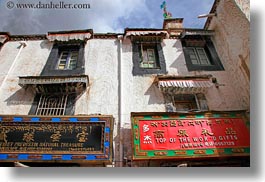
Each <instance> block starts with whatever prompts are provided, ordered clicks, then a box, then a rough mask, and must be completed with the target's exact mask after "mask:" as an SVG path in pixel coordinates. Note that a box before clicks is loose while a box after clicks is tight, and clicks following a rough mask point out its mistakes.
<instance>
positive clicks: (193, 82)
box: [158, 78, 214, 94]
mask: <svg viewBox="0 0 265 182" xmlns="http://www.w3.org/2000/svg"><path fill="white" fill-rule="evenodd" d="M213 85H214V83H212V81H211V80H210V79H209V78H201V79H199V78H194V79H192V78H186V79H185V78H181V79H180V78H175V79H172V78H171V79H159V81H158V88H159V89H160V90H161V91H162V92H166V93H171V94H172V93H174V94H184V93H204V92H206V91H207V89H208V88H209V87H212V86H213Z"/></svg>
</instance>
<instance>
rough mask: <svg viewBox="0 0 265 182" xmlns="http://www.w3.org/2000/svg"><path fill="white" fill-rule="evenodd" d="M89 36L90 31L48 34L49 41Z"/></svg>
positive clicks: (84, 38)
mask: <svg viewBox="0 0 265 182" xmlns="http://www.w3.org/2000/svg"><path fill="white" fill-rule="evenodd" d="M90 37H91V33H65V34H60V33H59V34H48V35H47V39H48V40H49V41H56V40H57V41H69V40H86V39H89V38H90Z"/></svg>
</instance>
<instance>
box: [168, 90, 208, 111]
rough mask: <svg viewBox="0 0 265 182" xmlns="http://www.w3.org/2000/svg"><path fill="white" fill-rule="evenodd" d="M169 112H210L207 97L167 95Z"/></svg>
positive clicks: (202, 95)
mask: <svg viewBox="0 0 265 182" xmlns="http://www.w3.org/2000/svg"><path fill="white" fill-rule="evenodd" d="M166 101H167V104H166V110H167V112H176V111H206V110H208V105H207V101H206V98H205V95H204V94H202V93H197V94H167V95H166Z"/></svg>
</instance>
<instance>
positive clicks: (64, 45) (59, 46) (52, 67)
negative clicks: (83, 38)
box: [41, 41, 85, 76]
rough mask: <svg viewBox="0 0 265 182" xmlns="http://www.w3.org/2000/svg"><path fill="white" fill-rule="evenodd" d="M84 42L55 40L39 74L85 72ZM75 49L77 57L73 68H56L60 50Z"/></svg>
mask: <svg viewBox="0 0 265 182" xmlns="http://www.w3.org/2000/svg"><path fill="white" fill-rule="evenodd" d="M84 49H85V43H84V42H71V41H69V42H55V43H54V45H53V47H52V50H51V52H50V55H49V57H48V60H47V62H46V64H45V66H44V68H43V70H42V72H41V76H68V75H81V74H84V73H85V55H84V54H85V51H84ZM69 50H77V51H78V59H77V63H76V68H75V69H58V61H59V59H60V53H61V52H62V51H69Z"/></svg>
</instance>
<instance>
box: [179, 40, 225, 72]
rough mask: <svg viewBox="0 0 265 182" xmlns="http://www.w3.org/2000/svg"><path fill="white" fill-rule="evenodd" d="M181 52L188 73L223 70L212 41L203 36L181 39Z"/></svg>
mask: <svg viewBox="0 0 265 182" xmlns="http://www.w3.org/2000/svg"><path fill="white" fill-rule="evenodd" d="M182 46H183V52H184V56H185V61H186V65H187V68H188V70H189V71H197V70H205V71H218V70H224V67H223V65H222V63H221V61H220V59H219V56H218V54H217V52H216V50H215V47H214V45H213V43H212V41H211V40H210V39H209V38H207V37H203V36H197V37H196V36H195V37H193V38H186V39H182Z"/></svg>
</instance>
